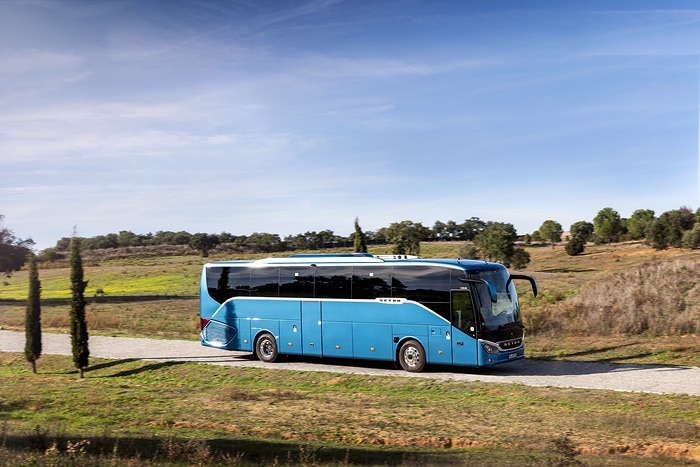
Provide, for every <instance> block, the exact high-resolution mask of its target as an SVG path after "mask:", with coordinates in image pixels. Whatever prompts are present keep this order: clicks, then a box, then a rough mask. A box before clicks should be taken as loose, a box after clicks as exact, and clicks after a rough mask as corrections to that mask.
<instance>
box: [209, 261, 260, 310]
mask: <svg viewBox="0 0 700 467" xmlns="http://www.w3.org/2000/svg"><path fill="white" fill-rule="evenodd" d="M207 288H208V290H209V295H210V296H211V297H212V298H213V299H214V300H216V301H217V302H219V303H223V302H225V301H226V300H228V299H229V298H231V297H235V296H240V295H249V293H250V270H249V269H248V268H247V267H243V268H230V267H227V266H224V267H210V268H207Z"/></svg>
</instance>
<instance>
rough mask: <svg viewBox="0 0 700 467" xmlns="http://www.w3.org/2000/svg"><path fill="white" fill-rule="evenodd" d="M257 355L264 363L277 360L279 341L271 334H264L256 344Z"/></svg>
mask: <svg viewBox="0 0 700 467" xmlns="http://www.w3.org/2000/svg"><path fill="white" fill-rule="evenodd" d="M255 355H257V357H258V358H259V359H260V360H261V361H263V362H274V361H275V360H277V341H276V340H275V338H274V337H273V336H272V334H270V333H267V332H266V333H265V334H262V335H261V336H260V337H258V341H257V343H256V344H255Z"/></svg>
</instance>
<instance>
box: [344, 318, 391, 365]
mask: <svg viewBox="0 0 700 467" xmlns="http://www.w3.org/2000/svg"><path fill="white" fill-rule="evenodd" d="M352 337H353V349H354V350H355V358H366V359H371V360H393V359H394V356H393V344H392V335H391V325H390V324H376V323H354V324H353V325H352Z"/></svg>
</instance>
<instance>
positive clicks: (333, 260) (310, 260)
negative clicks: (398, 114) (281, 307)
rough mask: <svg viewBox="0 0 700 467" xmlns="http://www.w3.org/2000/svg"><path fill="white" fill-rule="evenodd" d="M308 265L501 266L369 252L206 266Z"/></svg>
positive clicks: (303, 256)
mask: <svg viewBox="0 0 700 467" xmlns="http://www.w3.org/2000/svg"><path fill="white" fill-rule="evenodd" d="M304 264H306V265H309V266H315V265H318V264H328V265H330V264H336V265H344V266H349V265H360V264H377V265H379V264H386V265H398V264H412V265H426V266H427V265H431V264H432V265H436V266H447V267H450V266H451V267H458V268H461V269H498V268H501V267H503V266H502V265H501V264H499V263H492V262H487V261H482V260H475V259H463V258H439V259H438V258H420V257H418V256H411V255H372V254H369V253H341V254H299V255H290V256H288V257H286V258H274V257H270V258H263V259H258V260H239V261H216V262H211V263H208V264H207V266H233V265H241V266H243V265H247V266H253V267H255V266H263V265H304Z"/></svg>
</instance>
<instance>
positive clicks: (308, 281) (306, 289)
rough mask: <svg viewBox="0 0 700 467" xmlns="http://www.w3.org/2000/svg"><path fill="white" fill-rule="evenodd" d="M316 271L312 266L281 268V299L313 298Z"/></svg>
mask: <svg viewBox="0 0 700 467" xmlns="http://www.w3.org/2000/svg"><path fill="white" fill-rule="evenodd" d="M315 269H316V268H314V267H311V266H287V267H281V268H280V279H279V280H280V297H299V298H311V297H313V296H314V270H315Z"/></svg>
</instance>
